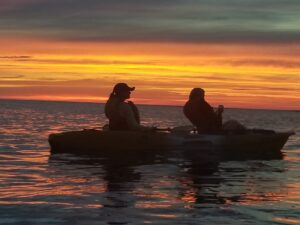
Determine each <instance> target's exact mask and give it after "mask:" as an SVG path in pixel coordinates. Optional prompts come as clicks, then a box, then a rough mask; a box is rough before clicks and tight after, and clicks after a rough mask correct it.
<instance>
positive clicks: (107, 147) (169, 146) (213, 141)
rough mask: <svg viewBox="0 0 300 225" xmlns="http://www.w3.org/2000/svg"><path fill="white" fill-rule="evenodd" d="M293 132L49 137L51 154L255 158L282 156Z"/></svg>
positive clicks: (108, 133) (117, 133)
mask: <svg viewBox="0 0 300 225" xmlns="http://www.w3.org/2000/svg"><path fill="white" fill-rule="evenodd" d="M292 134H293V132H281V133H275V132H263V133H258V132H248V133H246V134H173V133H170V132H136V131H100V130H83V131H72V132H64V133H59V134H51V135H50V136H49V144H50V147H51V153H52V154H57V153H75V154H86V155H103V154H106V155H107V154H121V155H122V154H124V155H130V154H133V155H136V154H146V153H153V152H163V151H182V152H185V153H191V152H193V154H195V153H197V154H199V153H201V154H202V153H206V154H217V155H219V156H222V157H224V158H226V157H228V156H230V157H234V156H251V155H252V156H257V155H270V154H278V153H281V149H282V148H283V146H284V144H285V143H286V142H287V140H288V138H289V136H290V135H292Z"/></svg>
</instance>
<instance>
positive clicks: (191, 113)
mask: <svg viewBox="0 0 300 225" xmlns="http://www.w3.org/2000/svg"><path fill="white" fill-rule="evenodd" d="M223 111H224V106H222V105H220V106H219V107H218V109H217V110H216V111H214V109H213V107H211V106H210V104H208V102H206V101H205V91H204V90H203V89H202V88H193V89H192V91H191V92H190V95H189V100H188V101H187V102H186V103H185V105H184V107H183V112H184V115H185V116H186V117H187V118H188V119H189V120H190V122H191V123H192V124H193V125H194V126H196V127H197V130H198V132H199V133H215V132H219V131H221V130H222V113H223Z"/></svg>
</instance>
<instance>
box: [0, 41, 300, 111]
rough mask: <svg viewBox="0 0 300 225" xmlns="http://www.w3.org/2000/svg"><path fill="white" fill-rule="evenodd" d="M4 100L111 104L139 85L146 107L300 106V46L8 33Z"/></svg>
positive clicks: (1, 59) (0, 87)
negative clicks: (192, 97) (197, 92)
mask: <svg viewBox="0 0 300 225" xmlns="http://www.w3.org/2000/svg"><path fill="white" fill-rule="evenodd" d="M0 46H1V53H0V97H1V98H15V99H42V100H68V101H90V102H104V101H105V100H106V98H107V96H108V95H109V93H110V91H111V89H112V87H113V85H114V84H115V83H117V82H127V83H128V84H129V85H130V86H135V87H136V91H135V92H134V93H133V94H132V98H133V100H134V101H135V102H136V103H140V104H142V103H143V104H167V105H183V104H184V102H185V101H186V99H187V97H188V94H189V91H190V90H191V88H193V87H202V88H204V89H205V90H206V95H207V99H208V101H209V102H210V103H211V104H212V105H214V106H216V105H218V104H224V105H225V107H242V108H271V109H300V82H299V81H300V54H299V52H300V44H286V43H285V44H278V43H277V44H276V43H273V44H254V43H252V44H245V43H243V44H239V43H235V44H233V43H232V44H230V43H224V44H222V43H218V44H214V43H200V44H196V43H194V44H193V43H189V44H187V43H186V44H184V43H181V44H179V43H176V42H173V43H172V42H170V43H167V42H101V41H98V42H91V41H90V42H84V41H68V42H67V41H55V40H51V41H50V40H47V39H30V38H9V37H6V38H5V37H2V38H0Z"/></svg>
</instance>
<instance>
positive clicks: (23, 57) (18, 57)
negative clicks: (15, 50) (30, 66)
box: [0, 55, 32, 59]
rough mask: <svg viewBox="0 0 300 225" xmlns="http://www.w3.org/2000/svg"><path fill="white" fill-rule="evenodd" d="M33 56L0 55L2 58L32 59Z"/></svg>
mask: <svg viewBox="0 0 300 225" xmlns="http://www.w3.org/2000/svg"><path fill="white" fill-rule="evenodd" d="M30 58H32V57H31V56H27V55H20V56H0V59H30Z"/></svg>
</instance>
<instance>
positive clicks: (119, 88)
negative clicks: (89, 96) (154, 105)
mask: <svg viewBox="0 0 300 225" xmlns="http://www.w3.org/2000/svg"><path fill="white" fill-rule="evenodd" d="M134 90H135V87H129V86H128V85H127V84H126V83H118V84H116V85H115V86H114V88H113V91H112V93H111V94H110V97H109V99H108V100H107V102H106V104H105V109H104V111H105V115H106V117H107V118H108V119H109V129H110V130H154V129H155V128H152V127H145V126H142V125H140V115H139V110H138V108H137V107H136V105H135V104H134V103H133V102H132V101H126V100H127V99H129V98H130V94H131V92H132V91H134Z"/></svg>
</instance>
